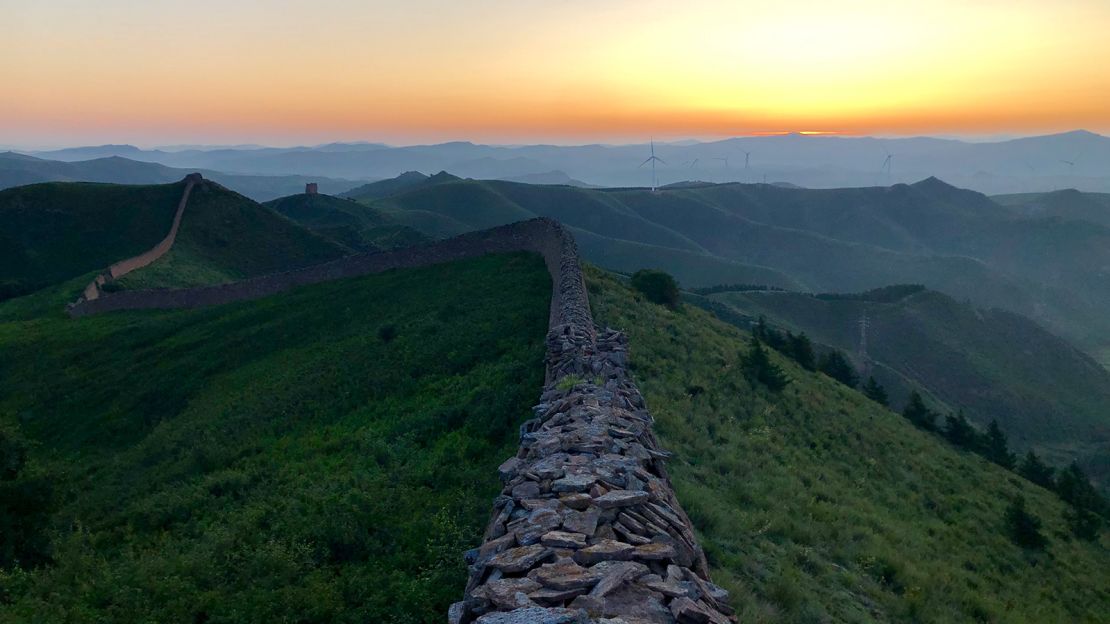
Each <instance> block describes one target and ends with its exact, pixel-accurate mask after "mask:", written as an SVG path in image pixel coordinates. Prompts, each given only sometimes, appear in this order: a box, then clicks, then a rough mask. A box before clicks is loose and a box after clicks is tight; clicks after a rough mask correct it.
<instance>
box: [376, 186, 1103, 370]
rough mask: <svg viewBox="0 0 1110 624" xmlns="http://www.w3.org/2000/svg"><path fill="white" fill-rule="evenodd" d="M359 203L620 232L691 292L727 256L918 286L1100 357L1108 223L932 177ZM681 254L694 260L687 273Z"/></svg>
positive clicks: (433, 193)
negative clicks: (1008, 203) (856, 184)
mask: <svg viewBox="0 0 1110 624" xmlns="http://www.w3.org/2000/svg"><path fill="white" fill-rule="evenodd" d="M364 201H367V202H368V203H371V204H372V205H374V206H375V207H378V208H380V209H381V210H382V211H383V212H387V213H388V214H390V215H391V216H392V217H394V218H395V219H397V220H399V221H400V222H403V223H406V224H407V225H410V226H412V227H414V228H417V229H420V230H421V231H423V232H425V233H426V234H428V235H430V236H434V237H439V236H449V235H452V234H457V233H459V232H461V231H465V230H466V229H477V228H484V227H489V226H492V225H498V224H501V223H506V222H509V221H512V220H517V219H521V218H525V217H526V216H548V217H552V218H554V219H557V220H559V221H561V222H563V223H565V224H567V225H569V226H572V227H574V228H576V229H577V230H579V231H585V232H589V233H590V234H591V235H593V236H595V237H602V238H604V239H609V240H613V241H616V242H615V243H614V244H619V245H621V246H622V249H621V250H620V251H619V253H617V254H616V255H618V256H619V257H620V261H621V262H622V263H624V264H621V265H619V266H621V267H624V266H627V265H629V264H631V265H637V266H638V267H658V268H662V269H664V270H667V271H669V272H671V273H673V274H674V275H676V277H678V279H679V280H680V281H681V282H682V283H683V284H684V285H685V286H688V287H696V286H709V285H713V284H720V283H726V282H728V281H730V280H731V279H733V278H731V277H726V276H729V275H732V274H735V271H736V265H737V264H739V265H745V266H747V267H752V272H757V271H760V270H763V271H766V270H768V269H769V270H771V271H775V272H777V273H778V274H780V275H784V276H785V279H784V280H782V281H780V282H775V283H772V284H771V285H775V286H784V287H788V284H796V285H801V286H802V288H803V289H804V290H808V291H813V292H854V291H862V290H868V289H871V288H878V287H881V286H885V285H888V284H893V283H921V284H925V285H926V286H928V287H929V288H931V289H933V290H937V291H940V292H943V293H945V294H947V295H949V296H952V297H955V298H957V299H970V300H971V301H973V302H975V303H976V304H977V305H980V306H982V307H999V308H1003V309H1007V310H1010V311H1012V312H1016V313H1018V314H1023V315H1025V316H1028V317H1030V318H1032V319H1034V320H1035V321H1037V322H1039V323H1041V324H1044V325H1045V326H1047V327H1049V328H1050V329H1051V330H1053V331H1054V332H1056V333H1058V334H1060V335H1062V336H1064V337H1066V338H1068V339H1070V340H1072V341H1073V342H1075V343H1076V344H1079V345H1080V346H1082V347H1083V348H1084V349H1086V350H1087V351H1088V352H1090V353H1094V354H1098V353H1101V352H1102V351H1103V350H1106V351H1107V352H1110V317H1107V316H1106V314H1105V313H1104V310H1105V309H1106V307H1108V306H1110V281H1108V280H1107V272H1106V268H1105V267H1110V229H1108V228H1107V227H1104V226H1101V225H1097V224H1086V222H1084V223H1080V222H1076V221H1062V220H1060V219H1056V218H1046V217H1044V216H1041V215H1039V214H1036V213H1029V214H1022V213H1020V212H1019V211H1015V210H1013V209H1012V208H1009V207H1004V206H1001V205H999V204H997V203H995V202H992V201H991V200H990V199H989V198H988V197H986V196H984V195H982V194H979V193H975V192H971V191H966V190H962V189H957V188H955V187H952V186H949V185H947V184H945V183H944V182H941V181H939V180H936V179H933V178H930V179H927V180H923V181H921V182H918V183H916V184H912V185H906V184H898V185H894V186H892V187H889V188H884V187H875V188H847V189H803V188H785V187H781V186H776V185H769V184H735V183H730V184H689V185H681V186H676V187H667V188H664V189H661V190H660V191H659V192H655V193H653V192H650V191H649V190H647V189H581V188H571V187H566V186H543V185H528V184H517V183H512V182H505V181H489V180H487V181H475V180H466V181H459V180H453V181H451V182H448V183H441V184H432V183H430V179H429V180H428V181H426V182H425V183H421V184H417V185H415V186H411V187H409V188H407V189H406V188H402V190H400V191H395V192H393V193H392V194H391V195H389V197H388V198H385V199H378V200H376V201H374V200H373V198H372V197H368V198H367V199H366V200H364ZM627 243H635V244H637V245H645V246H644V247H630V246H629V245H628V244H627ZM661 248H665V249H667V250H670V251H678V252H681V253H678V254H670V253H668V254H666V255H664V254H662V253H660V252H659V250H660V249H661ZM603 249H604V248H603V246H601V245H593V246H592V247H591V248H590V249H587V250H586V257H587V258H588V259H590V260H593V261H596V262H598V263H600V264H602V265H603V266H618V265H615V264H606V263H607V262H609V261H610V260H611V258H608V257H606V256H605V255H602V253H600V252H601V251H602V250H603ZM690 253H693V254H699V255H702V256H703V257H704V260H703V261H701V262H699V263H698V264H699V265H700V266H699V267H698V268H697V269H694V268H692V267H691V266H689V263H688V262H687V261H686V260H687V258H688V254H690ZM668 256H669V257H668ZM670 261H673V264H672V263H670ZM713 267H716V268H715V269H714V268H713ZM707 269H708V270H707ZM769 278H770V276H769Z"/></svg>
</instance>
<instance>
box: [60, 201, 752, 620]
mask: <svg viewBox="0 0 1110 624" xmlns="http://www.w3.org/2000/svg"><path fill="white" fill-rule="evenodd" d="M511 251H532V252H535V253H538V254H540V255H541V256H542V257H543V259H544V262H545V263H546V265H547V269H548V271H549V272H550V274H551V277H552V296H551V309H550V317H549V330H548V335H547V354H546V368H547V374H546V381H545V386H544V389H543V392H542V393H541V395H540V402H539V404H537V405H536V406H535V407H534V408H533V411H534V418H532V419H531V420H529V421H528V422H527V423H525V424H524V425H522V426H521V429H520V448H519V450H518V452H517V454H516V455H515V456H514V457H512V458H510V459H508V460H507V461H505V462H504V463H503V464H502V465H501V467H500V468H499V469H498V472H499V475H500V477H501V480H502V482H503V487H502V490H501V494H500V495H499V496H498V497H497V498H496V499H495V500H494V502H493V511H492V514H491V517H490V521H489V524H488V526H487V528H486V531H485V536H484V538H483V540H482V544H481V545H480V546H479V547H477V548H475V549H473V550H471V551H468V552H467V553H466V554H465V557H466V559H467V563H468V565H469V571H470V576H469V581H468V583H467V586H466V590H465V593H464V596H463V597H462V598H463V599H462V600H460V601H459V602H457V603H455V604H454V605H452V606H451V609H450V612H449V613H448V616H447V617H448V621H449V622H450V624H469V623H471V622H475V623H478V624H524V623H547V624H560V623H568V622H576V623H581V624H589V623H597V624H602V623H608V624H621V623H623V624H649V623H650V624H673V623H675V622H678V623H680V624H690V623H706V622H712V623H716V624H726V623H728V622H732V621H734V618H733V617H732V611H731V609H730V608H729V606H728V604H727V595H726V593H725V592H724V591H723V590H722V589H720V588H719V587H717V586H716V585H714V584H713V583H712V582H710V580H709V573H708V569H707V566H706V561H705V556H704V555H703V553H702V551H701V548H700V547H699V546H698V544H697V540H696V538H695V536H694V533H693V529H692V527H691V524H690V520H689V518H688V517H687V516H686V514H685V512H683V510H682V507H681V506H680V505H679V504H678V500H677V499H676V498H675V495H674V491H673V488H672V486H671V482H670V479H669V477H668V475H667V471H666V467H665V460H666V458H667V457H668V453H667V452H666V451H664V450H662V449H661V448H660V446H659V443H658V441H657V440H656V438H655V434H654V432H653V431H652V423H653V420H652V417H651V415H650V414H649V413H648V410H647V406H646V405H645V404H644V398H643V396H641V394H640V392H639V390H638V389H637V388H636V384H635V383H634V381H633V380H632V376H631V374H630V372H629V370H628V343H627V340H626V338H625V336H624V334H622V333H620V332H617V331H613V330H610V329H600V330H599V329H598V328H597V327H596V326H595V325H594V320H593V316H592V314H591V313H590V303H589V299H588V296H587V292H586V285H585V281H584V280H583V277H582V271H581V267H580V266H579V259H578V250H577V247H576V246H575V243H574V239H573V238H572V237H571V236H570V234H569V233H568V232H567V231H566V230H565V229H564V228H563V227H562V226H561V225H560V224H558V223H557V222H555V221H552V220H550V219H534V220H531V221H523V222H520V223H513V224H510V225H505V226H501V227H497V228H493V229H491V230H484V231H481V232H471V233H468V234H464V235H462V236H458V237H455V238H452V239H448V240H444V241H439V242H435V243H431V244H429V245H424V246H420V247H415V248H410V249H402V250H396V251H390V252H385V253H375V254H364V255H358V256H351V257H348V258H343V259H340V260H336V261H333V262H328V263H325V264H321V265H317V266H313V267H308V268H305V269H300V270H297V271H290V272H287V273H281V274H276V275H269V276H264V277H259V278H255V279H250V280H245V281H242V282H237V283H234V284H226V285H222V286H212V287H205V288H191V289H183V290H152V291H135V292H122V293H115V294H109V295H104V296H102V297H100V298H99V299H95V300H90V301H85V302H82V303H80V304H78V305H77V306H74V307H73V308H72V309H71V313H72V314H73V315H74V316H83V315H86V314H96V313H101V312H108V311H111V310H128V309H130V310H133V309H152V308H181V307H199V306H206V305H214V304H220V303H228V302H231V301H239V300H244V299H253V298H258V297H263V296H267V295H272V294H275V293H279V292H282V291H285V290H288V289H290V288H294V287H296V286H300V285H305V284H313V283H318V282H324V281H328V280H333V279H341V278H346V277H354V276H358V275H366V274H369V273H376V272H380V271H385V270H388V269H393V268H401V267H419V266H426V265H431V264H437V263H443V262H451V261H455V260H460V259H464V258H469V257H474V256H479V255H483V254H486V253H500V252H511Z"/></svg>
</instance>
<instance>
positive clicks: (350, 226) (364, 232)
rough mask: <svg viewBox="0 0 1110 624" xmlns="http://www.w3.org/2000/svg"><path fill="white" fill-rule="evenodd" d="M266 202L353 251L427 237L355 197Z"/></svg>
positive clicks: (411, 242) (292, 197)
mask: <svg viewBox="0 0 1110 624" xmlns="http://www.w3.org/2000/svg"><path fill="white" fill-rule="evenodd" d="M263 205H264V206H266V207H267V208H270V209H271V210H273V211H275V212H277V213H278V214H281V215H283V216H285V217H287V218H289V219H292V220H293V221H296V222H297V223H299V224H301V225H303V226H304V227H306V228H308V229H310V230H312V231H313V232H316V233H317V234H320V235H322V236H324V237H326V238H328V239H331V240H332V241H334V242H336V243H339V244H341V245H343V246H345V247H347V248H349V249H352V250H354V251H360V252H367V251H378V250H382V249H393V248H395V247H408V246H411V245H415V244H417V243H420V242H422V241H426V240H428V239H427V237H426V236H424V235H423V234H421V233H420V232H418V231H416V230H414V229H412V228H410V227H407V226H404V225H400V224H398V223H395V222H394V221H393V220H392V219H390V218H389V217H388V216H386V215H384V214H382V213H381V212H380V211H378V210H375V209H374V208H371V207H369V206H367V205H365V204H361V203H358V202H356V201H354V200H352V199H340V198H338V197H332V196H331V195H319V194H315V195H307V194H304V193H301V194H298V195H289V196H288V197H281V198H279V199H275V200H273V201H269V202H266V203H265V204H263Z"/></svg>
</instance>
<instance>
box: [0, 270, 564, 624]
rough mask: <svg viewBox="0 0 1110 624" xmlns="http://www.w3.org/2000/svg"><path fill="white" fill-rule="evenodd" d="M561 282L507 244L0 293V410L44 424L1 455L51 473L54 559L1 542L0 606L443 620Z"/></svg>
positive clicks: (536, 368)
mask: <svg viewBox="0 0 1110 624" xmlns="http://www.w3.org/2000/svg"><path fill="white" fill-rule="evenodd" d="M549 293H550V279H549V278H548V276H547V272H546V270H545V268H544V264H543V262H542V261H541V260H540V259H539V258H538V257H535V256H532V255H527V254H514V255H507V256H488V257H484V258H479V259H475V260H470V261H465V262H459V263H455V264H450V265H442V266H436V267H429V268H423V269H417V270H407V271H391V272H389V273H386V274H381V275H377V276H369V277H365V278H357V279H351V280H344V281H338V282H332V283H327V284H320V285H315V286H309V287H304V288H300V289H297V290H296V291H293V292H290V293H285V294H282V295H279V296H276V297H271V298H268V299H263V300H258V301H254V302H244V303H239V304H231V305H227V306H221V307H216V308H209V309H204V310H194V311H176V312H143V313H138V312H136V313H113V314H109V315H105V316H100V317H91V318H84V319H80V320H70V319H68V318H65V317H64V315H63V313H62V308H61V307H60V306H55V305H53V304H51V305H50V306H49V307H45V308H40V311H42V310H45V311H46V314H41V313H40V314H39V315H38V316H35V317H32V318H30V320H13V319H19V318H26V317H27V316H28V315H29V314H31V312H32V311H33V310H34V309H35V308H34V306H29V305H27V304H28V303H30V302H26V301H21V300H14V301H11V302H7V303H5V304H0V319H4V320H2V321H0V378H3V379H4V380H5V383H4V385H3V386H2V387H0V419H2V420H3V421H4V422H6V423H8V424H7V425H6V427H8V428H5V429H3V431H9V430H11V429H10V428H11V427H14V426H15V423H16V422H22V430H23V431H22V433H23V436H25V437H26V438H27V439H28V441H29V442H28V444H27V445H24V446H20V447H18V448H22V449H24V450H25V452H26V457H27V460H26V462H22V461H21V460H17V459H9V458H10V457H14V455H13V454H12V453H10V452H9V451H8V450H7V449H8V446H7V442H6V440H7V438H4V439H3V440H0V449H3V454H4V459H3V462H4V466H15V467H18V466H20V465H23V464H25V465H26V468H25V469H24V468H20V469H19V470H20V471H23V470H26V471H27V472H29V473H31V474H29V475H28V476H30V477H35V478H43V479H49V481H50V482H52V483H54V484H55V488H56V490H57V491H56V492H55V496H54V503H53V504H54V505H55V508H54V509H53V510H52V512H51V513H50V514H49V516H47V517H45V518H39V519H38V522H36V523H35V526H37V527H39V528H41V530H42V531H43V533H42V535H43V536H44V538H45V541H46V542H47V543H46V544H45V546H47V548H46V550H45V552H44V554H45V555H46V557H47V558H46V560H43V561H31V560H29V559H27V558H24V557H19V565H18V566H13V565H10V564H11V557H10V556H9V555H7V551H3V553H4V556H5V557H7V559H6V560H5V561H4V564H5V565H4V570H3V571H2V572H0V621H4V622H8V621H11V622H42V623H50V622H91V621H96V622H120V623H124V622H126V623H132V622H209V623H215V622H236V623H238V622H260V623H261V622H266V623H270V622H304V623H309V622H388V623H409V622H435V623H437V624H438V623H439V622H442V620H443V617H444V616H443V614H444V613H445V611H446V608H447V606H448V604H449V603H450V602H452V601H454V600H457V599H458V596H459V595H460V594H461V592H462V589H463V584H464V578H465V571H464V562H463V560H462V557H461V554H462V552H463V551H464V550H466V549H468V548H471V547H473V546H474V545H475V544H477V543H478V542H479V540H480V537H481V531H482V528H483V526H484V524H485V522H486V520H487V519H488V512H489V503H490V500H491V498H492V496H493V495H494V494H496V492H497V490H498V487H499V486H498V482H497V471H496V467H497V465H498V464H499V463H500V462H501V461H503V460H504V459H505V458H506V457H508V456H510V455H511V454H512V453H513V452H514V450H515V448H516V445H517V437H516V432H517V425H518V423H519V422H520V421H521V420H522V419H523V418H525V417H527V416H528V414H529V407H530V405H531V404H532V403H533V402H534V400H535V398H536V393H537V392H538V390H539V388H540V387H541V384H542V382H543V338H544V334H545V331H546V323H547V313H548V300H549ZM60 298H61V299H65V297H64V296H63V297H60ZM17 304H18V305H22V306H24V309H20V310H18V311H13V310H9V308H11V307H13V306H16V305H17ZM384 328H392V329H391V330H389V331H386V330H385V329H384ZM20 452H24V451H20ZM11 472H12V469H11V468H5V475H7V474H9V473H11ZM13 482H14V481H12V480H9V479H7V477H6V476H5V480H4V481H3V482H2V487H4V488H7V487H8V484H9V483H13ZM4 493H5V496H4V497H3V499H2V500H3V508H0V522H3V523H7V522H9V518H10V516H11V514H9V513H8V509H9V505H10V502H11V499H9V498H8V497H7V490H6V489H5V490H4ZM22 526H24V527H26V526H28V524H27V523H26V522H24V523H23V524H22ZM7 529H8V525H7V524H4V525H2V526H0V534H3V537H4V539H6V538H7V537H8V536H7V534H6V533H4V532H5V531H6V530H7Z"/></svg>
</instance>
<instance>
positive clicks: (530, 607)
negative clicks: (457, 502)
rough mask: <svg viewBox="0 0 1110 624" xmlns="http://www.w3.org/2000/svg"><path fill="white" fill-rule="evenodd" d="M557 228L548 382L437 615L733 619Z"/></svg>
mask: <svg viewBox="0 0 1110 624" xmlns="http://www.w3.org/2000/svg"><path fill="white" fill-rule="evenodd" d="M553 227H554V226H553ZM554 233H555V234H556V235H557V236H559V238H560V239H561V241H560V242H559V245H558V247H559V249H560V257H559V259H558V271H557V272H555V271H554V270H553V271H552V279H553V281H554V289H555V292H554V296H553V297H552V299H553V302H552V309H553V314H552V324H551V327H550V330H549V332H548V336H547V356H546V358H547V361H546V363H547V382H546V384H545V387H544V390H543V392H542V394H541V395H540V402H539V403H538V404H537V405H536V406H535V407H534V408H533V411H534V418H533V419H531V420H529V421H528V422H527V423H525V424H524V425H523V426H522V427H521V430H520V449H519V450H518V452H517V454H516V455H515V456H514V457H511V458H509V459H508V460H507V461H505V462H504V463H503V464H502V465H501V467H500V468H499V469H498V472H499V475H500V478H501V480H502V483H503V488H502V490H501V494H500V495H499V496H498V497H497V498H496V499H495V500H494V503H493V513H492V516H491V519H490V522H489V525H488V527H487V528H486V532H485V536H484V538H483V543H482V545H481V546H479V547H478V548H476V549H474V550H471V551H469V552H467V553H466V558H467V562H468V564H469V570H470V578H469V582H468V583H467V587H466V591H465V595H464V597H463V600H461V601H459V602H457V603H455V604H454V605H452V607H451V610H450V613H449V614H448V622H449V624H469V623H471V622H476V623H478V624H510V623H514V624H515V623H518V622H519V623H524V622H544V623H551V624H556V623H564V622H566V623H569V622H576V623H583V624H585V623H595V622H596V623H598V624H601V623H608V624H621V623H623V624H673V623H675V622H678V623H680V624H691V623H699V624H701V623H710V622H711V623H716V624H726V623H728V622H733V621H735V618H734V616H733V612H732V610H731V608H730V607H729V605H728V595H727V593H726V592H725V591H724V590H722V589H721V588H720V587H717V586H716V585H714V584H713V583H712V582H711V581H710V579H709V571H708V568H707V565H706V561H705V556H704V554H703V553H702V550H701V548H700V547H699V546H698V543H697V539H696V538H695V536H694V532H693V529H692V526H691V523H690V520H689V518H688V517H687V516H686V514H685V512H683V510H682V507H681V506H680V505H679V503H678V500H677V499H676V498H675V495H674V490H673V488H672V486H671V482H670V478H669V477H668V475H667V471H666V467H665V460H666V458H667V456H668V453H667V452H665V451H664V450H662V449H661V448H660V446H659V443H658V441H657V439H656V437H655V434H654V432H653V431H652V424H653V422H654V421H653V420H652V417H651V415H650V413H649V412H648V410H647V406H646V405H645V403H644V399H643V396H642V395H641V394H640V391H639V390H638V389H637V387H636V384H635V382H634V381H633V379H632V377H631V375H630V373H629V370H628V341H627V338H626V337H625V335H624V334H623V333H621V332H618V331H614V330H611V329H598V328H597V327H595V325H594V321H593V317H592V315H591V314H590V307H589V301H588V299H587V294H586V288H585V283H584V281H583V279H582V272H581V268H580V266H579V260H578V253H577V248H576V247H575V244H574V241H573V239H572V238H571V236H570V235H569V234H568V233H567V232H566V231H565V230H563V229H562V228H561V227H558V228H557V229H555V230H554ZM552 260H553V259H552V258H548V266H549V267H552V266H553V265H554V264H555V263H554V262H553V261H552ZM556 301H558V310H559V314H557V315H556V314H555V313H554V311H555V306H556V303H555V302H556Z"/></svg>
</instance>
